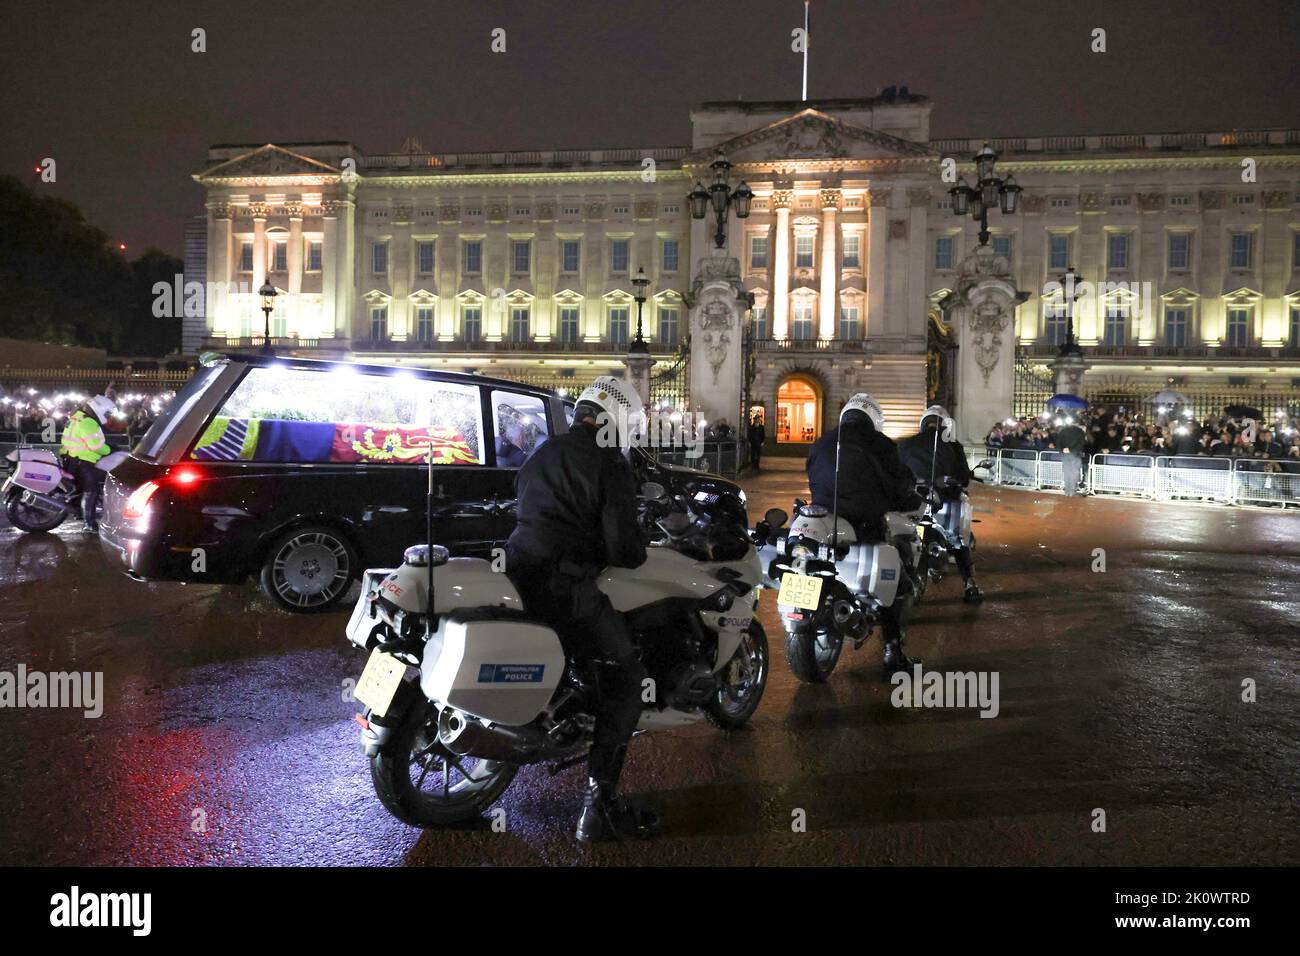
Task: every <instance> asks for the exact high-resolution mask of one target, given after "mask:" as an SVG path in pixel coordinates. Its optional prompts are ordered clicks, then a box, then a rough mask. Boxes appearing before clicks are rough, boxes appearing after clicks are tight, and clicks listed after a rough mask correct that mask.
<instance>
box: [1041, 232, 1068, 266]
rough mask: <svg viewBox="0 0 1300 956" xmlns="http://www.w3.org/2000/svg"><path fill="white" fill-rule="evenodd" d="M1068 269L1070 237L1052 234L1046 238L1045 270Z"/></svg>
mask: <svg viewBox="0 0 1300 956" xmlns="http://www.w3.org/2000/svg"><path fill="white" fill-rule="evenodd" d="M1069 267H1070V237H1069V236H1067V235H1063V234H1061V233H1053V234H1052V235H1050V236H1048V237H1047V268H1049V269H1068V268H1069Z"/></svg>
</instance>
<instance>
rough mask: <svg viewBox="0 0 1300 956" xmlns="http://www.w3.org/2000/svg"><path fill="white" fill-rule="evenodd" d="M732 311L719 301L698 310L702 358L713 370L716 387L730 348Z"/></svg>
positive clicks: (712, 301)
mask: <svg viewBox="0 0 1300 956" xmlns="http://www.w3.org/2000/svg"><path fill="white" fill-rule="evenodd" d="M733 313H734V310H733V309H732V308H731V307H730V306H728V305H727V303H725V302H723V301H722V300H721V299H712V300H711V301H709V302H706V303H705V304H704V306H703V308H701V309H700V319H699V335H700V341H701V342H703V344H704V356H705V358H706V359H707V360H708V363H709V368H711V369H712V370H713V384H714V385H718V384H719V382H718V374H719V373H720V372H721V371H722V365H723V363H724V362H726V361H727V352H728V350H729V349H730V347H731V329H732V326H733V325H734V323H735V317H734V314H733Z"/></svg>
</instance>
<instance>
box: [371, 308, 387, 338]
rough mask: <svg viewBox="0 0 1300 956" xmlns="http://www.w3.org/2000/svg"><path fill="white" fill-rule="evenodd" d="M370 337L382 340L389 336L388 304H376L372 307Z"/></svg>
mask: <svg viewBox="0 0 1300 956" xmlns="http://www.w3.org/2000/svg"><path fill="white" fill-rule="evenodd" d="M370 338H371V340H372V341H375V342H382V341H384V340H385V339H387V338H388V306H386V305H376V306H373V307H371V309H370Z"/></svg>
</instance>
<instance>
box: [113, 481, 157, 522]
mask: <svg viewBox="0 0 1300 956" xmlns="http://www.w3.org/2000/svg"><path fill="white" fill-rule="evenodd" d="M157 493H158V482H156V481H146V482H145V483H144V484H143V485H141V486H140V487H139V488H137V489H135V491H133V492H131V497H130V498H128V499H126V507H125V508H123V509H122V517H123V518H131V519H135V518H143V517H144V516H145V515H146V514H147V513H148V509H149V499H150V498H152V497H153V496H154V495H155V494H157Z"/></svg>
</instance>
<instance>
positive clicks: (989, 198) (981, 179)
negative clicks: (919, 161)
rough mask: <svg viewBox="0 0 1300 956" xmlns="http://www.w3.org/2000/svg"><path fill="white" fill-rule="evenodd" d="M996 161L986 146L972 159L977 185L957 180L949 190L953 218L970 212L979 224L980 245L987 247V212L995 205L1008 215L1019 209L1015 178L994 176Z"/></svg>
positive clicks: (996, 158) (991, 150) (995, 157)
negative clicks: (969, 184)
mask: <svg viewBox="0 0 1300 956" xmlns="http://www.w3.org/2000/svg"><path fill="white" fill-rule="evenodd" d="M997 161H998V154H997V153H996V152H995V151H994V150H993V148H992V147H990V146H989V144H988V143H985V144H984V148H983V149H981V150H980V151H979V152H978V153H976V154H975V156H974V162H975V175H976V177H977V181H976V184H975V185H974V186H968V185H967V184H966V180H965V179H958V180H957V185H956V186H953V187H952V189H949V190H948V195H950V196H951V197H952V213H953V215H954V216H964V215H966V213H967V212H969V213H970V217H971V218H972V219H974V220H975V221H976V222H978V223H979V224H980V243H979V244H980V245H981V246H987V245H988V244H989V209H990V208H991V207H993V206H998V207H1000V208H1001V209H1002V212H1003V213H1004V214H1006V215H1008V216H1010V215H1012V214H1013V213H1015V211H1016V209H1017V207H1018V206H1019V200H1020V187H1019V186H1017V185H1016V178H1015V177H1014V176H1008V177H1007V178H1006V179H1001V178H1000V177H998V176H997V175H995V173H994V169H993V167H994V165H995V164H996V163H997Z"/></svg>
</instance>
